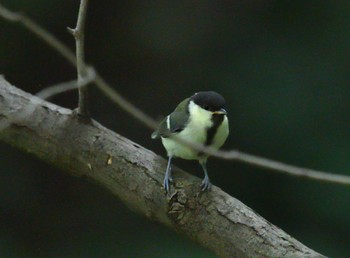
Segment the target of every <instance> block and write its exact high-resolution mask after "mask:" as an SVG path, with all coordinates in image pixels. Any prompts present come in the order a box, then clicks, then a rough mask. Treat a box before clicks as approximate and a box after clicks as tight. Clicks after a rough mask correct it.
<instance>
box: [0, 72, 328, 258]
mask: <svg viewBox="0 0 350 258" xmlns="http://www.w3.org/2000/svg"><path fill="white" fill-rule="evenodd" d="M0 140H1V141H4V142H6V143H8V144H11V145H13V146H15V147H17V148H19V149H21V150H23V151H25V152H28V153H31V154H33V155H35V156H36V157H38V158H40V159H42V160H44V161H46V162H49V163H51V164H53V165H55V166H57V167H59V168H61V169H62V170H63V171H65V172H67V173H68V174H72V175H76V176H84V177H88V178H90V179H92V180H94V181H96V182H98V183H99V184H100V185H101V186H102V187H104V188H107V189H108V190H109V191H110V192H112V194H114V195H115V196H116V197H118V198H120V199H121V200H122V201H123V202H124V203H125V204H127V205H128V206H129V207H130V208H131V209H132V210H135V211H137V212H139V213H141V214H143V215H145V216H147V217H148V218H150V219H153V220H156V221H158V222H160V223H162V224H165V225H167V226H169V227H171V228H172V229H174V230H176V231H177V232H179V233H182V234H184V235H186V236H188V237H189V238H191V239H193V240H195V241H197V242H198V243H200V244H202V245H203V246H205V247H207V248H209V249H211V250H212V251H214V252H215V253H216V254H217V255H218V256H220V257H324V256H322V255H321V254H319V253H317V252H315V251H313V250H311V249H310V248H308V247H306V246H305V245H303V244H302V243H300V242H299V241H297V240H295V239H294V238H292V237H291V236H289V235H288V234H286V233H285V232H284V231H282V230H281V229H279V228H278V227H276V226H274V225H272V224H271V223H269V222H268V221H266V220H265V219H264V218H262V217H261V216H259V215H258V214H256V213H255V212H254V211H253V210H251V209H250V208H249V207H247V206H246V205H244V204H243V203H241V202H240V201H239V200H237V199H235V198H233V197H232V196H230V195H228V194H227V193H225V192H223V191H222V190H221V189H220V188H218V187H215V186H214V187H213V189H212V191H211V192H209V193H200V194H198V190H199V185H200V179H198V178H196V177H194V176H191V175H189V174H188V173H186V172H184V171H182V170H180V169H177V168H175V167H174V170H175V178H176V185H175V186H174V185H172V188H171V192H170V194H169V195H165V192H164V190H163V188H162V181H163V175H164V170H165V167H166V161H165V160H164V159H163V158H161V157H159V156H157V155H156V154H154V153H153V152H151V151H149V150H147V149H145V148H144V147H142V146H140V145H138V144H136V143H134V142H132V141H130V140H128V139H126V138H124V137H122V136H120V135H118V134H116V133H115V132H112V131H110V130H108V129H107V128H105V127H103V126H102V125H100V124H99V123H97V122H96V121H93V120H91V121H86V120H82V119H80V118H79V117H78V116H77V115H75V114H74V112H72V111H71V110H69V109H66V108H62V107H59V106H57V105H54V104H52V103H49V102H46V101H43V100H41V99H39V98H37V97H35V96H32V95H30V94H28V93H25V92H23V91H22V90H20V89H18V88H16V87H14V86H12V85H10V84H9V83H8V82H7V81H6V80H5V79H4V78H3V77H1V78H0Z"/></svg>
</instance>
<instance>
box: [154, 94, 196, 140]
mask: <svg viewBox="0 0 350 258" xmlns="http://www.w3.org/2000/svg"><path fill="white" fill-rule="evenodd" d="M188 101H189V98H187V99H185V100H184V101H182V102H181V103H180V104H179V105H178V106H177V107H176V109H175V110H174V112H173V113H171V114H170V115H168V116H167V117H165V118H164V119H163V120H162V121H161V122H160V124H159V126H158V129H157V130H156V131H154V132H153V133H152V139H157V138H159V137H165V138H167V137H169V136H171V135H173V134H176V133H179V132H181V131H182V130H183V129H184V128H185V126H186V124H187V122H188V118H189V116H190V115H189V112H188Z"/></svg>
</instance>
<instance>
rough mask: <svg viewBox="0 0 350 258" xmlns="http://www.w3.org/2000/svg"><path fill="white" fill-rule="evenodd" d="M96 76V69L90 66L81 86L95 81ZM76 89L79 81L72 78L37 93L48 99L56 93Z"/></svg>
mask: <svg viewBox="0 0 350 258" xmlns="http://www.w3.org/2000/svg"><path fill="white" fill-rule="evenodd" d="M95 77H96V74H95V70H94V69H93V68H90V67H88V69H87V76H85V77H84V78H83V80H82V81H81V87H86V85H88V84H89V83H91V82H92V81H94V79H95ZM76 89H78V81H77V80H72V81H68V82H62V83H58V84H56V85H52V86H50V87H46V88H44V89H43V90H41V91H39V92H38V93H37V94H35V95H36V96H37V97H39V98H41V99H45V100H47V99H50V98H51V97H53V96H55V95H58V94H61V93H64V92H67V91H71V90H76Z"/></svg>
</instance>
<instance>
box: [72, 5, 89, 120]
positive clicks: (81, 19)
mask: <svg viewBox="0 0 350 258" xmlns="http://www.w3.org/2000/svg"><path fill="white" fill-rule="evenodd" d="M88 2H89V1H88V0H81V1H80V7H79V13H78V20H77V25H76V27H75V28H74V29H71V28H68V29H69V31H70V32H71V33H72V35H73V36H74V38H75V48H76V51H75V52H76V59H77V63H76V66H77V74H78V89H79V102H78V103H79V104H78V114H80V115H82V116H84V117H89V108H88V92H87V87H83V86H84V85H83V81H84V78H85V76H87V70H86V65H85V19H86V12H87V7H88Z"/></svg>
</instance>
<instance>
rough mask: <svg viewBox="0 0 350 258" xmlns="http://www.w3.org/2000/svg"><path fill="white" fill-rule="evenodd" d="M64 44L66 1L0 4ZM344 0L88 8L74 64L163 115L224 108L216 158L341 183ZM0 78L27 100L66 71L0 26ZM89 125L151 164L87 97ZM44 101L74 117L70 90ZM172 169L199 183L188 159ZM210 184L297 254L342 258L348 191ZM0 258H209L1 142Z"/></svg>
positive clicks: (294, 183)
mask: <svg viewBox="0 0 350 258" xmlns="http://www.w3.org/2000/svg"><path fill="white" fill-rule="evenodd" d="M2 4H4V5H5V6H7V7H8V8H11V9H12V10H17V11H21V12H23V13H25V14H27V15H28V16H30V17H33V18H34V19H35V20H36V21H38V22H39V23H40V24H42V25H43V26H44V27H46V28H47V29H48V30H50V31H51V32H53V33H54V34H55V35H56V36H57V37H59V38H60V39H62V40H63V41H64V42H65V43H66V44H68V45H70V46H71V47H72V48H73V47H74V41H73V38H72V37H71V35H69V34H68V33H67V31H66V27H67V26H70V27H73V26H74V25H75V22H76V15H77V10H78V6H79V1H77V0H76V1H68V0H66V1H62V0H51V1H44V0H41V1H28V0H26V1H24V0H4V1H2ZM349 13H350V4H349V1H345V0H338V1H331V0H318V1H316V0H311V1H301V0H297V1H291V0H289V1H287V0H280V1H277V0H275V1H273V0H265V1H262V0H249V1H209V0H206V1H184V0H183V1H172V2H170V1H148V2H146V1H144V2H142V1H91V3H90V6H89V10H88V22H87V36H86V37H87V38H86V40H87V43H86V44H87V60H88V62H89V63H91V64H93V65H94V66H95V67H96V68H97V70H98V71H100V73H101V74H102V75H103V76H104V77H105V78H106V80H107V81H109V82H110V83H111V84H113V85H115V88H116V89H117V90H118V91H120V92H121V93H122V94H123V95H124V96H126V97H127V98H128V99H129V100H132V101H133V103H134V104H136V105H137V106H139V107H142V108H143V110H144V111H145V112H146V113H148V114H150V115H152V116H153V117H156V118H160V117H161V116H162V115H166V114H167V113H169V112H170V111H172V109H173V108H174V107H175V105H176V104H177V103H178V102H179V101H180V100H182V99H184V98H185V97H187V96H190V95H191V94H193V93H194V92H196V91H199V90H207V89H213V90H216V91H218V92H220V93H222V94H223V95H224V96H225V97H226V100H227V102H228V110H229V118H230V123H231V135H230V139H229V140H228V142H227V143H226V145H225V148H226V149H231V148H238V149H240V150H243V151H246V152H250V153H253V154H257V155H261V156H264V157H268V158H272V159H276V160H280V161H284V162H288V163H291V164H295V165H299V166H305V167H310V168H314V169H320V170H326V171H332V172H334V173H347V174H350V172H349V168H350V159H349V154H350V148H349V146H350V130H349V129H350V128H349V117H350V116H349V110H350V108H349V103H350V88H349V83H350V73H349V66H350V61H349V60H350V58H349V57H350V44H349V42H350V33H349V31H350V16H349ZM0 39H1V40H0V46H1V47H0V73H2V74H4V75H5V76H6V78H7V79H8V80H9V81H10V82H12V83H13V84H14V85H17V86H19V87H21V88H22V89H24V90H26V91H28V92H32V93H35V92H37V91H39V90H41V89H43V88H44V87H47V86H49V85H52V84H55V83H59V82H62V81H67V80H71V79H73V78H74V77H75V74H76V72H75V70H74V69H73V68H72V67H70V65H69V64H68V63H67V62H66V61H65V60H64V59H63V58H62V57H61V56H60V55H59V54H57V53H56V52H54V51H52V49H50V48H49V47H47V46H46V45H45V43H43V42H41V41H40V40H38V39H37V38H35V37H34V36H33V35H32V34H30V33H29V32H28V31H26V30H25V29H23V28H22V27H20V26H18V25H16V24H12V23H9V22H7V21H4V20H0ZM90 91H91V109H92V114H93V117H94V118H95V119H96V120H97V121H99V122H101V123H102V124H104V125H105V126H107V127H109V128H111V129H113V130H115V131H116V132H118V133H120V134H122V135H124V136H126V137H128V138H130V139H132V140H134V141H136V142H138V143H140V144H142V145H144V146H146V147H148V148H150V149H152V150H154V151H155V152H157V153H159V154H161V155H164V150H163V148H162V146H161V144H160V143H159V142H155V141H152V140H151V139H150V131H149V130H148V129H147V128H145V127H144V126H143V125H141V124H140V123H139V122H138V121H135V120H134V119H133V118H131V117H129V116H126V115H125V114H124V113H123V112H122V111H121V110H120V109H118V107H116V106H115V105H114V104H112V103H110V102H108V101H106V97H105V96H103V95H102V94H101V93H100V92H99V91H98V90H97V89H95V88H93V87H91V89H90ZM53 101H54V102H55V103H57V104H59V105H62V106H65V107H69V108H74V107H75V106H76V103H77V95H76V93H65V94H62V95H60V96H57V97H55V98H54V99H53ZM175 163H176V164H177V165H179V166H181V167H183V168H185V169H187V170H188V171H193V173H195V174H196V175H198V176H201V177H202V173H201V170H200V168H199V167H198V165H197V164H196V163H195V162H188V161H180V160H179V161H176V162H175ZM208 165H209V173H210V175H211V178H212V181H213V182H214V184H215V185H217V186H219V187H221V188H223V189H224V190H225V191H227V192H228V193H230V194H231V195H233V196H235V197H237V198H238V199H240V200H241V201H243V202H244V203H245V204H247V205H248V206H250V207H252V208H253V209H254V210H255V211H257V212H258V213H259V214H261V215H262V216H263V217H265V218H266V219H267V220H269V221H270V222H272V223H273V224H275V225H277V226H279V227H281V228H282V229H283V230H285V231H286V232H288V233H289V234H291V235H292V236H294V237H296V238H297V239H298V240H300V241H301V242H303V243H304V244H306V245H308V246H309V247H311V248H313V249H315V250H317V251H319V252H321V253H323V254H325V255H328V256H332V257H349V256H350V247H349V243H350V234H349V232H350V219H349V217H350V216H349V215H350V205H349V199H350V189H349V187H344V186H337V185H330V184H321V183H319V182H313V181H307V180H303V179H296V178H290V177H286V176H282V175H278V174H274V173H270V172H266V171H264V170H261V169H257V168H253V167H249V166H246V165H243V164H238V163H235V162H227V161H222V160H216V159H212V160H210V162H209V164H208ZM0 168H1V173H0V256H1V257H215V256H214V255H213V254H212V253H211V252H209V251H207V250H205V249H203V248H202V247H200V246H198V245H197V244H195V243H192V242H189V241H188V240H187V239H185V238H183V237H182V236H178V235H177V234H176V233H174V232H172V231H170V230H168V229H166V228H164V227H163V226H160V225H157V224H155V223H153V222H150V221H148V220H146V219H145V218H142V217H139V216H138V215H135V214H134V213H132V212H130V211H129V210H128V209H127V208H126V207H125V206H124V205H123V204H122V203H120V202H119V201H116V200H115V199H114V198H113V197H112V196H110V195H109V194H108V193H106V192H104V191H103V190H101V189H100V187H99V186H96V185H94V184H92V183H91V182H86V181H84V180H82V179H76V178H71V177H69V176H66V175H65V174H62V173H61V172H60V171H57V170H56V169H55V168H53V167H51V166H49V165H47V164H43V163H42V162H40V161H38V160H36V159H34V158H32V157H28V156H27V155H25V154H23V153H20V152H18V151H17V150H14V149H12V148H11V147H9V146H7V145H0Z"/></svg>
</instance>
